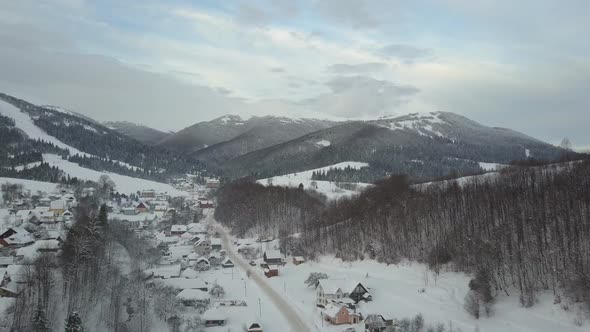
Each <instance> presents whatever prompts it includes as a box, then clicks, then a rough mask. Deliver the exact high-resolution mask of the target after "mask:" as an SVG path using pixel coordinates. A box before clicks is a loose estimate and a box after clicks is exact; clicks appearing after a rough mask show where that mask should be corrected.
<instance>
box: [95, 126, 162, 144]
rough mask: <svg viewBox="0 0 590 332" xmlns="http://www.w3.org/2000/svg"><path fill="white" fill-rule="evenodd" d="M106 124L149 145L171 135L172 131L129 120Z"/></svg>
mask: <svg viewBox="0 0 590 332" xmlns="http://www.w3.org/2000/svg"><path fill="white" fill-rule="evenodd" d="M104 125H105V126H106V127H108V128H110V129H112V130H114V131H116V132H118V133H120V134H123V135H125V136H129V137H131V138H133V139H136V140H138V141H140V142H142V143H144V144H148V145H154V144H156V143H158V142H160V141H161V140H163V139H165V138H166V137H168V136H170V135H171V134H170V133H165V132H163V131H160V130H157V129H154V128H150V127H147V126H144V125H140V124H136V123H132V122H128V121H110V122H105V123H104Z"/></svg>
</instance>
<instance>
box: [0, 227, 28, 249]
mask: <svg viewBox="0 0 590 332" xmlns="http://www.w3.org/2000/svg"><path fill="white" fill-rule="evenodd" d="M12 230H13V231H15V232H16V233H15V234H12V235H11V236H9V237H7V238H5V239H4V241H6V243H8V244H12V245H22V244H27V243H31V242H35V240H34V239H33V236H32V235H31V233H29V232H28V231H27V230H26V229H24V228H22V227H13V228H12Z"/></svg>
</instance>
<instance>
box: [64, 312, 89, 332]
mask: <svg viewBox="0 0 590 332" xmlns="http://www.w3.org/2000/svg"><path fill="white" fill-rule="evenodd" d="M65 332H84V327H83V326H82V319H81V318H80V315H79V314H78V313H77V312H76V311H74V312H72V313H71V314H70V315H69V316H68V318H67V319H66V330H65Z"/></svg>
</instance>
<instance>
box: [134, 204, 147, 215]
mask: <svg viewBox="0 0 590 332" xmlns="http://www.w3.org/2000/svg"><path fill="white" fill-rule="evenodd" d="M135 212H136V213H147V212H150V206H149V205H148V204H147V203H145V202H139V203H137V205H135Z"/></svg>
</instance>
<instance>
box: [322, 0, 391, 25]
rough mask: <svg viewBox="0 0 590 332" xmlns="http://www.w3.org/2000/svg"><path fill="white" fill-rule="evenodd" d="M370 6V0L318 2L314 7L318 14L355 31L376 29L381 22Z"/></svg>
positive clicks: (324, 0)
mask: <svg viewBox="0 0 590 332" xmlns="http://www.w3.org/2000/svg"><path fill="white" fill-rule="evenodd" d="M376 2H377V1H374V3H376ZM370 4H371V1H370V0H318V1H317V3H316V6H317V9H318V10H319V12H320V13H322V14H323V15H324V16H325V17H327V18H328V19H330V20H332V21H335V22H337V23H341V24H344V25H347V26H350V27H352V28H355V29H359V28H376V27H377V26H379V25H380V24H381V22H380V21H379V18H378V17H377V15H376V14H375V12H373V11H371V9H370Z"/></svg>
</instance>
